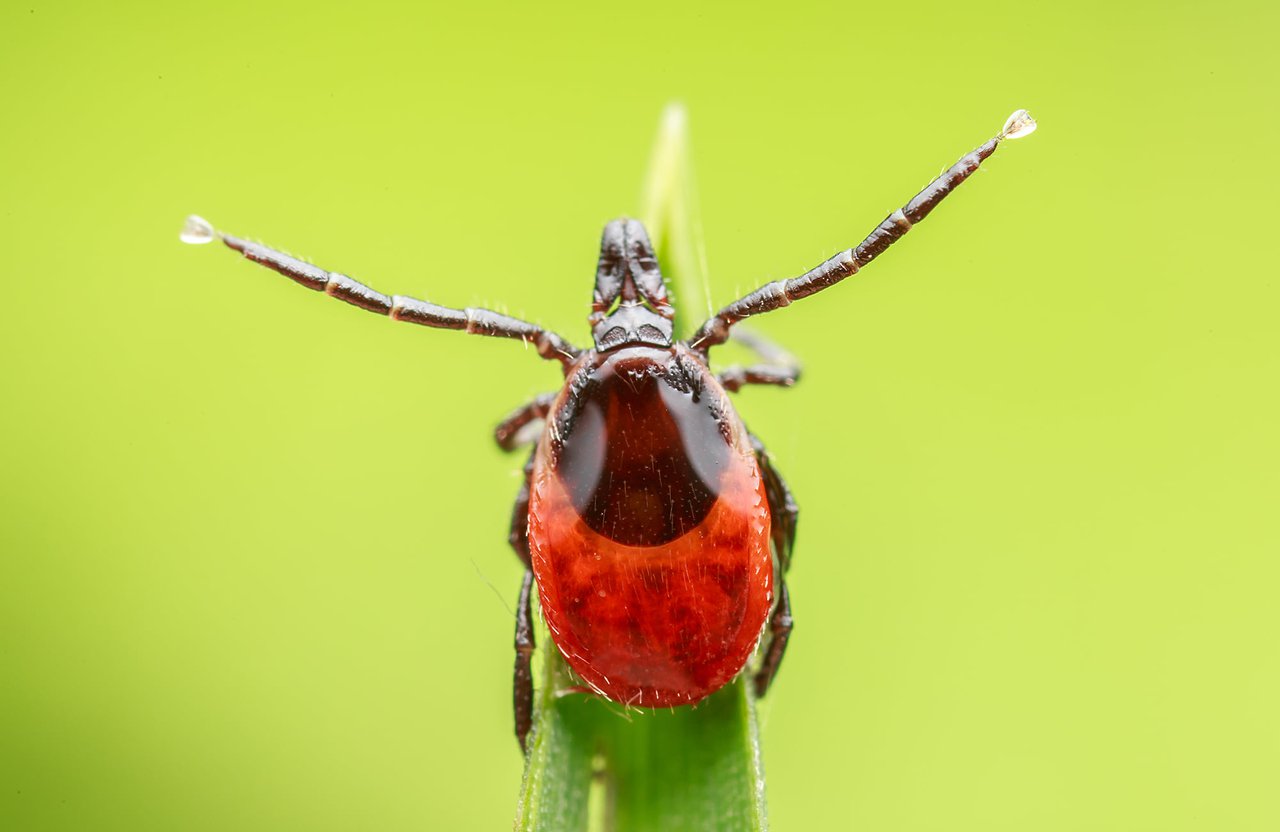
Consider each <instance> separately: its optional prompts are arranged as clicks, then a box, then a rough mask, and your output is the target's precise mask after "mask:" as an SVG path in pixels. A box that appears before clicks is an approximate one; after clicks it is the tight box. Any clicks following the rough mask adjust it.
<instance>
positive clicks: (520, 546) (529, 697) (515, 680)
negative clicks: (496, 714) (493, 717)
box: [507, 454, 534, 751]
mask: <svg viewBox="0 0 1280 832" xmlns="http://www.w3.org/2000/svg"><path fill="white" fill-rule="evenodd" d="M532 473H533V454H530V455H529V461H528V462H526V463H525V466H524V482H523V484H522V485H521V486H520V493H519V494H517V495H516V504H515V506H513V507H512V509H511V534H510V535H509V536H508V538H507V539H508V540H509V541H510V543H511V548H512V549H515V550H516V555H517V556H518V557H519V558H520V562H521V563H523V564H524V582H523V583H521V584H520V600H519V601H518V602H517V604H516V641H515V647H516V666H515V672H514V674H513V676H512V681H511V701H512V706H513V708H514V710H515V718H516V739H517V740H518V741H519V742H520V750H521V751H525V750H527V748H526V743H527V741H528V738H529V729H530V728H531V727H533V668H532V667H531V660H532V659H533V648H534V638H533V567H532V564H531V559H530V557H529V477H530V476H531V475H532Z"/></svg>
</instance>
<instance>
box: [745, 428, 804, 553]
mask: <svg viewBox="0 0 1280 832" xmlns="http://www.w3.org/2000/svg"><path fill="white" fill-rule="evenodd" d="M751 446H752V447H753V448H754V449H755V452H756V462H757V464H759V466H760V476H761V478H762V479H763V480H764V494H765V498H766V499H767V500H768V501H769V515H770V517H771V518H772V524H773V525H772V528H771V530H770V533H771V535H772V538H773V548H774V550H775V551H776V552H777V553H778V566H779V569H780V571H781V572H782V573H783V574H784V575H785V574H786V572H787V570H788V569H790V568H791V551H792V550H793V549H794V548H795V545H796V526H797V525H798V524H799V521H800V507H799V506H798V505H796V498H795V496H794V495H792V493H791V489H790V488H788V487H787V483H786V481H785V480H783V479H782V475H781V474H779V473H778V469H777V468H775V467H773V460H772V459H771V458H770V456H769V452H768V451H767V450H765V447H764V443H763V442H761V441H760V439H759V438H758V437H756V436H754V435H753V436H752V437H751Z"/></svg>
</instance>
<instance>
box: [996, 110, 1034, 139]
mask: <svg viewBox="0 0 1280 832" xmlns="http://www.w3.org/2000/svg"><path fill="white" fill-rule="evenodd" d="M1034 132H1036V120H1035V119H1034V118H1032V117H1031V113H1028V112H1027V111H1026V110H1016V111H1015V112H1014V114H1013V115H1011V116H1009V118H1008V119H1007V120H1006V121H1005V123H1004V129H1003V130H1001V131H1000V138H1002V139H1020V138H1022V137H1023V136H1030V135H1031V134H1032V133H1034Z"/></svg>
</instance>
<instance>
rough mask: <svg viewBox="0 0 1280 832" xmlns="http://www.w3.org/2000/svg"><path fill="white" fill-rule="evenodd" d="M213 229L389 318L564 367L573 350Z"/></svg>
mask: <svg viewBox="0 0 1280 832" xmlns="http://www.w3.org/2000/svg"><path fill="white" fill-rule="evenodd" d="M211 233H216V234H217V236H218V237H220V238H221V239H222V242H223V243H225V244H226V245H227V247H228V248H231V249H233V250H235V251H238V252H240V253H241V254H243V255H244V256H245V257H246V258H248V259H250V260H252V261H253V262H255V263H261V264H262V265H264V266H266V267H267V268H270V269H274V270H275V271H278V272H280V274H282V275H284V276H285V277H287V278H289V279H290V280H293V281H295V282H297V283H300V284H302V285H303V286H306V287H307V288H308V289H314V290H315V291H317V292H324V293H325V294H328V295H331V296H332V297H335V298H338V299H339V300H342V301H346V302H347V303H349V304H351V305H352V306H358V307H360V308H361V309H367V310H369V311H370V312H376V313H377V314H379V315H387V316H389V317H390V318H391V319H392V320H396V321H409V322H410V323H415V324H421V325H422V326H430V327H436V328H439V329H460V330H463V331H465V332H469V333H471V334H473V335H491V336H494V337H498V338H516V339H519V340H520V341H523V342H524V343H525V344H533V345H534V346H535V347H536V348H537V350H538V354H539V355H540V356H542V357H543V358H554V359H555V360H557V361H559V362H560V363H561V364H563V365H564V366H565V368H566V369H567V368H568V366H569V365H570V364H571V363H573V360H574V359H575V358H576V357H577V356H578V354H579V350H578V349H577V348H576V347H574V346H573V345H572V344H570V343H569V342H568V341H566V340H565V339H563V338H561V337H560V336H559V335H557V334H555V333H554V332H549V331H547V330H545V329H543V328H542V327H540V326H537V325H536V324H531V323H528V322H526V321H521V320H519V319H517V318H511V317H508V316H506V315H502V314H499V313H497V312H492V311H490V310H488V309H471V308H468V309H450V308H448V307H445V306H437V305H436V304H434V303H429V302H427V301H425V300H418V299H417V298H410V297H405V296H403V295H393V296H390V297H388V296H387V295H384V294H382V293H381V292H379V291H377V290H376V289H373V288H371V287H369V286H366V285H364V284H363V283H360V282H359V281H356V280H352V279H351V278H349V277H347V276H346V275H343V274H338V273H337V272H329V271H325V270H324V269H322V268H319V267H318V266H313V265H312V264H310V263H307V262H305V261H303V260H299V259H298V258H296V257H291V256H289V255H288V254H285V253H283V252H280V251H276V250H275V249H272V248H268V247H267V246H264V245H260V244H259V243H253V242H249V241H247V240H241V239H240V238H238V237H232V236H230V235H228V234H222V233H220V232H211Z"/></svg>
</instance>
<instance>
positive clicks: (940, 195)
mask: <svg viewBox="0 0 1280 832" xmlns="http://www.w3.org/2000/svg"><path fill="white" fill-rule="evenodd" d="M1034 129H1035V122H1034V121H1033V120H1032V119H1031V116H1029V115H1028V114H1027V112H1026V111H1025V110H1019V111H1018V112H1016V113H1014V114H1013V115H1012V116H1010V117H1009V120H1008V121H1007V122H1006V123H1005V126H1004V129H1002V130H1001V131H1000V132H999V133H998V134H997V135H996V136H995V138H993V139H991V140H990V141H988V142H987V143H986V144H984V145H982V146H981V147H978V148H976V149H975V150H974V151H973V152H971V153H969V154H967V155H966V156H964V157H963V158H961V159H960V161H958V162H956V163H955V164H954V165H952V166H951V167H950V168H948V169H947V170H946V171H945V172H944V173H943V174H942V175H941V176H939V177H938V178H937V179H935V180H933V181H932V182H930V183H929V185H928V187H926V188H925V189H924V190H923V191H921V192H920V193H918V194H916V195H915V197H914V198H913V199H912V200H911V201H910V202H908V203H907V204H906V205H904V206H902V207H901V208H899V209H898V210H897V211H894V212H893V213H892V214H890V215H889V216H887V217H885V219H884V221H883V222H881V223H880V224H879V225H878V226H876V228H875V230H874V231H872V232H871V233H870V234H869V235H867V238H866V239H865V240H863V241H862V242H861V243H859V244H858V245H857V247H855V248H850V249H845V250H844V251H842V252H840V253H839V254H837V255H836V256H835V257H832V258H831V259H829V260H827V261H826V262H825V263H823V264H822V265H820V266H818V267H817V268H815V269H812V270H811V271H808V272H806V273H804V274H802V275H800V276H799V277H793V278H791V279H790V280H778V281H774V282H773V283H769V284H766V285H764V286H762V287H760V288H759V289H757V290H755V291H754V292H752V293H751V294H749V295H747V296H745V297H743V298H740V299H738V300H736V301H734V302H733V303H731V304H729V305H728V306H726V307H724V308H723V309H721V310H720V311H719V312H717V313H716V314H715V315H713V316H712V317H711V318H710V319H709V320H707V322H706V323H704V324H703V325H702V326H701V327H699V328H698V331H697V332H695V333H694V334H693V337H692V338H690V339H689V342H688V343H689V346H690V347H692V348H693V349H697V350H701V351H703V352H705V351H706V350H708V349H710V348H711V347H714V346H715V345H717V344H723V343H724V342H725V339H727V338H728V337H729V330H730V328H731V327H732V326H733V325H734V324H736V323H738V322H739V321H741V320H742V319H744V318H748V317H750V316H752V315H760V314H762V313H765V312H771V311H773V310H774V309H779V308H781V307H783V306H787V305H788V304H790V303H791V302H792V301H796V300H800V299H801V298H807V297H809V295H812V294H816V293H817V292H821V291H822V290H823V289H826V288H827V287H829V286H834V285H835V284H837V283H839V282H840V281H841V280H844V279H845V278H846V277H849V276H850V275H852V274H856V273H857V271H858V270H859V269H861V268H864V267H866V266H867V265H868V264H869V263H870V262H871V261H872V260H874V259H875V258H876V257H877V256H879V255H880V254H881V253H882V252H883V251H884V250H885V249H887V248H888V247H889V246H891V245H893V243H894V242H895V241H897V240H898V239H899V238H900V237H902V236H903V235H904V234H906V233H907V232H908V231H910V230H911V227H912V226H913V225H915V224H916V223H918V222H920V221H921V220H923V219H924V218H925V217H927V216H928V215H929V212H930V211H932V210H933V209H934V208H936V207H937V206H938V203H940V202H942V200H944V199H945V198H946V197H947V194H949V193H951V192H952V191H953V190H955V188H956V187H957V186H958V185H960V183H961V182H964V181H965V180H966V179H968V178H969V176H970V174H972V173H973V172H974V171H975V170H977V169H978V166H979V165H981V164H982V163H983V161H985V160H986V159H987V158H988V157H989V156H990V155H991V154H992V153H995V152H996V147H997V146H998V145H999V144H1000V142H1001V141H1003V140H1004V139H1006V138H1011V139H1016V138H1019V137H1021V136H1025V135H1027V134H1028V133H1030V132H1031V131H1032V130H1034Z"/></svg>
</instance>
